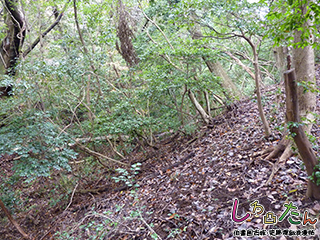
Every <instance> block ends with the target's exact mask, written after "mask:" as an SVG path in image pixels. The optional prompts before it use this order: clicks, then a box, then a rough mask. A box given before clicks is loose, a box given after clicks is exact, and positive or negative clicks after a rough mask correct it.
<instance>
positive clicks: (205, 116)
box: [188, 90, 211, 124]
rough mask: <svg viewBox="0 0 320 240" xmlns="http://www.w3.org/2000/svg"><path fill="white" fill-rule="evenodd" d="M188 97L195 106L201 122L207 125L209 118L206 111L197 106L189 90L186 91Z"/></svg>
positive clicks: (197, 103)
mask: <svg viewBox="0 0 320 240" xmlns="http://www.w3.org/2000/svg"><path fill="white" fill-rule="evenodd" d="M188 95H189V98H190V100H191V102H192V104H193V105H194V106H195V108H196V109H197V111H198V112H199V114H200V116H201V118H202V120H203V121H204V122H205V123H206V124H209V123H210V120H211V117H210V116H209V115H208V114H207V113H206V111H205V110H204V109H203V107H202V106H201V105H200V104H199V102H198V101H197V99H196V98H195V96H194V94H193V93H192V92H191V90H188Z"/></svg>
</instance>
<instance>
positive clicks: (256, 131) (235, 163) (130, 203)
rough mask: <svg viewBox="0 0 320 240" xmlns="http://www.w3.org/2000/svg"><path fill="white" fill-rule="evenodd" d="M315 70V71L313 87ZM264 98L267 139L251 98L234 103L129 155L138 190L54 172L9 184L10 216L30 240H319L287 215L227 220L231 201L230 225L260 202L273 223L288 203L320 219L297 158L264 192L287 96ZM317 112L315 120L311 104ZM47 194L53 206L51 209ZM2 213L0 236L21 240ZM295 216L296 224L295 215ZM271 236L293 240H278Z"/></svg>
mask: <svg viewBox="0 0 320 240" xmlns="http://www.w3.org/2000/svg"><path fill="white" fill-rule="evenodd" d="M319 72H320V68H319V67H318V69H317V77H318V81H319V76H320V73H319ZM318 85H319V84H318ZM263 96H264V99H263V103H264V109H265V112H266V113H267V118H268V119H269V122H270V124H271V126H272V129H273V136H272V137H271V138H270V139H264V137H263V128H262V124H261V121H260V118H259V114H258V108H257V103H256V100H254V99H249V100H244V101H239V102H237V103H236V105H235V106H236V107H234V108H233V109H232V110H231V111H229V112H225V113H224V114H223V115H220V116H218V117H216V118H215V119H214V122H213V124H212V125H211V126H207V127H203V128H202V129H201V130H199V131H198V133H197V134H196V135H194V136H189V135H187V134H184V133H182V132H180V133H179V134H173V135H172V136H169V137H167V138H165V139H163V140H161V141H159V142H158V143H156V145H155V146H156V147H146V146H145V147H144V149H135V150H134V151H133V153H132V154H131V155H130V156H129V157H128V158H127V161H128V163H130V164H134V163H137V162H141V163H142V166H141V170H140V171H139V173H137V174H136V175H135V176H134V179H135V180H136V182H134V184H138V185H139V186H138V187H127V186H126V185H123V182H122V181H119V182H116V181H115V180H114V178H118V179H119V178H120V175H119V173H118V172H116V171H114V170H110V169H105V168H102V167H97V166H96V167H95V169H89V170H87V171H88V172H87V175H85V176H82V177H81V178H78V179H79V180H76V181H77V182H76V181H75V180H74V179H76V178H75V176H72V175H71V174H69V175H67V174H66V175H64V177H61V175H60V173H56V174H55V175H54V176H53V177H52V178H51V179H40V180H39V181H37V183H34V184H32V185H28V184H25V183H21V184H20V185H19V186H16V189H20V203H21V206H20V210H24V211H23V212H16V214H14V217H15V218H16V219H17V221H18V222H19V224H20V225H21V226H22V228H23V229H25V231H26V232H27V233H28V234H29V235H30V236H32V239H36V240H40V239H241V237H234V236H233V231H234V230H244V229H258V230H266V231H269V230H270V229H282V230H284V229H288V231H291V233H290V234H292V233H298V231H297V230H299V229H308V230H313V233H314V234H315V235H317V236H319V235H320V227H319V223H316V224H311V225H310V224H307V225H306V226H303V225H302V223H301V224H290V223H289V222H288V217H286V219H284V220H283V221H282V222H278V223H277V224H275V225H272V224H271V225H266V224H263V215H261V214H260V215H257V216H253V217H252V218H251V217H250V218H249V219H247V220H246V221H243V222H241V223H235V222H233V221H232V219H231V216H232V209H233V203H234V199H236V198H237V199H238V200H239V202H238V218H240V217H243V216H244V215H245V214H246V212H249V209H250V206H249V205H250V203H252V202H253V201H255V200H259V204H261V205H263V207H264V213H266V212H269V211H272V212H274V214H275V215H276V216H277V217H278V218H279V217H280V216H281V215H282V214H283V212H284V210H285V207H284V204H285V203H289V202H292V203H293V204H294V205H295V206H296V207H297V208H298V209H297V210H295V211H296V212H299V213H304V212H305V211H306V210H307V211H308V217H309V218H310V219H312V220H313V219H316V218H319V211H320V203H319V201H311V200H310V199H308V198H306V197H305V193H306V188H307V176H306V173H305V171H304V170H301V161H300V160H299V159H298V157H297V155H294V156H293V157H290V158H289V159H287V160H286V161H285V162H282V163H280V169H279V170H278V171H277V172H276V173H275V175H274V177H273V178H272V180H271V183H270V184H269V185H265V183H266V182H267V181H268V179H269V177H270V175H271V173H272V171H273V169H274V165H275V162H276V160H277V159H274V160H271V161H267V160H265V158H264V156H263V155H262V152H263V151H264V150H265V149H268V148H270V147H272V146H275V145H276V144H277V143H278V142H279V140H280V139H281V137H282V129H281V125H282V124H283V122H284V112H285V94H284V90H283V87H281V86H280V85H279V86H270V87H267V88H265V89H264V93H263ZM317 113H318V114H320V101H319V99H318V101H317ZM319 126H320V125H319V124H315V125H314V127H313V129H312V134H313V136H315V138H316V140H315V148H314V149H315V151H318V149H317V145H319V140H320V128H319ZM318 154H319V153H318ZM78 160H79V161H81V158H80V159H78ZM11 165H12V161H10V158H5V157H2V158H1V159H0V167H1V168H2V169H5V170H6V171H7V173H8V174H10V171H11V170H10V169H11ZM76 165H81V163H78V164H76ZM78 167H79V166H78ZM118 167H119V166H118ZM74 168H77V166H74ZM79 168H80V167H79ZM82 171H85V169H84V170H83V169H82ZM93 171H94V172H93ZM132 175H134V171H130V169H128V175H127V176H132ZM107 176H108V177H107ZM122 176H126V175H125V173H123V174H122ZM112 177H113V178H112ZM72 179H73V180H72ZM127 179H128V178H127ZM55 186H59V187H55ZM61 186H65V188H66V189H65V190H64V189H63V188H61ZM64 191H65V192H64ZM60 195H61V197H60V198H59V197H58V196H60ZM52 196H55V197H56V199H59V201H57V202H54V198H53V197H52ZM22 206H23V208H22ZM18 209H19V208H18ZM289 215H290V214H289ZM0 216H1V218H2V220H1V221H0V239H4V240H6V239H20V235H19V233H18V232H17V230H16V229H15V228H14V227H13V226H12V225H11V224H10V222H8V221H7V220H6V218H5V217H4V214H3V213H1V215H0ZM289 217H290V216H289ZM291 217H292V215H291ZM294 219H295V220H296V221H297V220H300V221H303V217H301V216H299V217H296V216H294ZM57 233H59V234H58V235H55V234H57ZM288 234H289V233H288ZM156 235H157V237H156ZM285 235H286V233H285ZM58 236H60V237H58ZM248 238H249V237H242V239H248ZM301 238H303V239H318V238H317V237H315V236H311V237H301ZM250 239H274V238H271V237H270V236H259V237H250ZM277 239H300V237H293V236H284V235H281V236H278V237H277Z"/></svg>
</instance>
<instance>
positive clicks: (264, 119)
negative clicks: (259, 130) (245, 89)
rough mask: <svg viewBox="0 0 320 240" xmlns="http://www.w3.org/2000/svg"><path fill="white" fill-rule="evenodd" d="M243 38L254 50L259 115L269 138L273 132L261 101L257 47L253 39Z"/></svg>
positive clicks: (265, 133)
mask: <svg viewBox="0 0 320 240" xmlns="http://www.w3.org/2000/svg"><path fill="white" fill-rule="evenodd" d="M242 38H244V39H245V40H246V41H247V42H248V43H249V45H250V46H251V48H252V52H253V65H254V76H255V83H256V94H257V102H258V109H259V115H260V118H261V121H262V124H263V128H264V136H265V137H266V138H268V137H269V136H270V135H271V130H270V127H269V123H268V121H267V119H266V116H265V114H264V111H263V106H262V101H261V91H260V82H261V76H260V67H259V62H258V52H257V46H256V45H255V44H254V43H253V42H252V41H251V39H249V38H247V37H246V36H242Z"/></svg>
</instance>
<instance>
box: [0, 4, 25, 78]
mask: <svg viewBox="0 0 320 240" xmlns="http://www.w3.org/2000/svg"><path fill="white" fill-rule="evenodd" d="M17 4H18V1H17V0H15V1H13V0H6V1H4V10H5V17H4V18H5V23H6V25H7V35H6V37H5V38H4V39H3V41H2V43H1V49H0V54H1V61H0V69H1V73H2V74H8V75H14V74H15V70H14V67H15V65H16V63H17V60H18V59H19V54H20V49H21V47H22V45H23V42H24V38H25V32H26V28H25V21H24V17H23V15H22V13H21V12H20V11H19V10H18V8H17Z"/></svg>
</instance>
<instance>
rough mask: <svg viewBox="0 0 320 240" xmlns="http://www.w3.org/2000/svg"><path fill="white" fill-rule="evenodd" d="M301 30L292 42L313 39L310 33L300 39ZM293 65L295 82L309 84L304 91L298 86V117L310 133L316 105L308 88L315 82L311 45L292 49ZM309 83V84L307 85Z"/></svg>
mask: <svg viewBox="0 0 320 240" xmlns="http://www.w3.org/2000/svg"><path fill="white" fill-rule="evenodd" d="M306 11H307V10H306V5H303V6H301V7H300V12H301V14H303V15H304V14H305V13H306ZM310 24H311V23H310V21H308V22H307V23H305V25H304V26H302V27H303V28H304V29H308V28H309V26H310ZM301 34H302V33H301V31H297V30H296V31H295V34H294V42H295V43H300V42H304V41H311V42H312V41H313V36H312V34H310V38H311V39H301ZM293 67H294V68H295V70H296V76H297V82H299V83H302V85H306V84H307V86H309V89H308V90H307V91H305V89H304V87H303V86H299V87H298V95H299V110H300V117H301V118H303V119H304V118H305V119H306V120H305V121H303V122H304V123H305V124H306V126H304V127H303V129H304V130H305V131H306V132H307V134H310V131H311V127H312V123H311V122H312V121H313V120H314V116H313V112H314V111H315V107H316V95H315V93H313V92H312V91H310V88H314V87H315V84H316V80H315V68H314V50H313V48H312V46H306V47H304V48H300V47H295V48H294V49H293ZM309 84H311V85H309Z"/></svg>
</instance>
